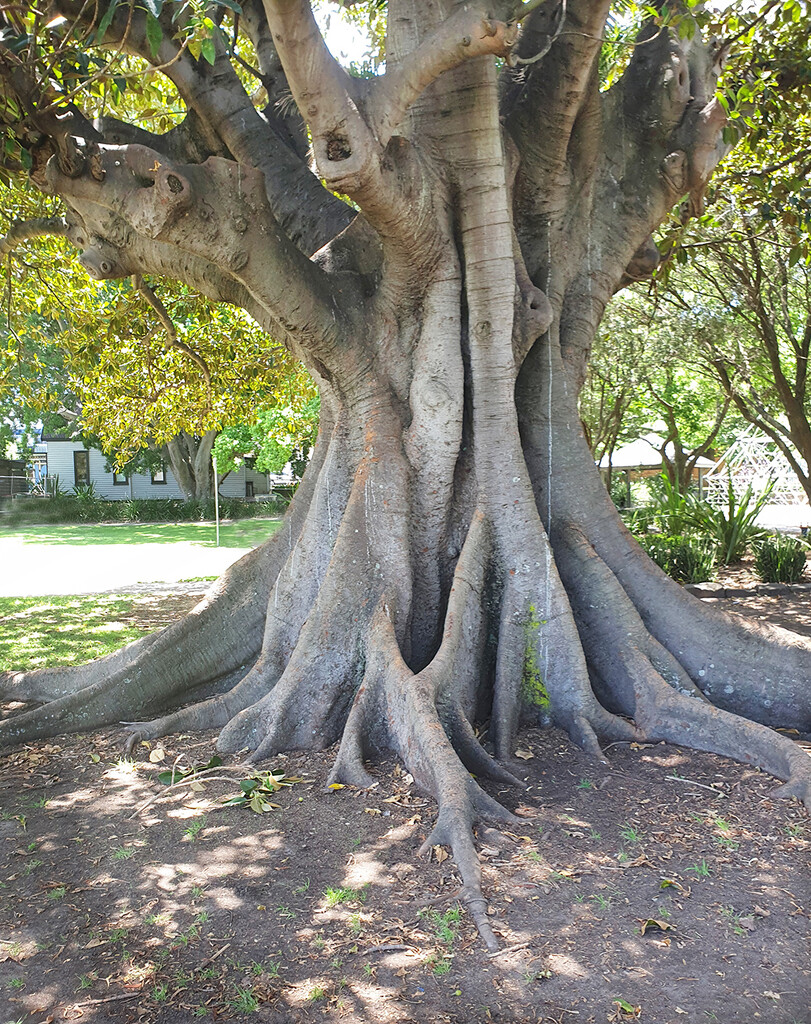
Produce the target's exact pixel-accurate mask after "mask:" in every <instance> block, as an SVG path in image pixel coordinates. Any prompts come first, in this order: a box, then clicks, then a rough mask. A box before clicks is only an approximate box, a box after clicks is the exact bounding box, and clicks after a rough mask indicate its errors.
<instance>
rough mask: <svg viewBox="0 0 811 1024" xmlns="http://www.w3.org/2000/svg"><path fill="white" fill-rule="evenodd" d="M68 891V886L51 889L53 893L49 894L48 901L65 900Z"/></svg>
mask: <svg viewBox="0 0 811 1024" xmlns="http://www.w3.org/2000/svg"><path fill="white" fill-rule="evenodd" d="M67 891H68V890H67V887H66V886H64V885H57V886H56V887H55V888H54V889H51V891H50V892H49V893H48V899H49V900H61V899H64V897H65V894H66V893H67Z"/></svg>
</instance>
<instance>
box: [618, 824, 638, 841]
mask: <svg viewBox="0 0 811 1024" xmlns="http://www.w3.org/2000/svg"><path fill="white" fill-rule="evenodd" d="M620 835H621V836H622V838H623V839H624V840H625V842H626V843H641V842H642V838H643V836H644V833H643V832H640V831H639V829H637V828H636V827H635V826H634V825H631V824H630V823H628V822H626V823H625V824H624V825H623V826H622V828H621V829H620Z"/></svg>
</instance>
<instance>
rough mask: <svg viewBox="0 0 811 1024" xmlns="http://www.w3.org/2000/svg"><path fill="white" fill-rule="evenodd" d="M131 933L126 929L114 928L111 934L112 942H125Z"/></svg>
mask: <svg viewBox="0 0 811 1024" xmlns="http://www.w3.org/2000/svg"><path fill="white" fill-rule="evenodd" d="M127 935H129V932H128V931H127V929H126V928H113V930H112V931H111V932H110V942H123V941H124V939H126V937H127Z"/></svg>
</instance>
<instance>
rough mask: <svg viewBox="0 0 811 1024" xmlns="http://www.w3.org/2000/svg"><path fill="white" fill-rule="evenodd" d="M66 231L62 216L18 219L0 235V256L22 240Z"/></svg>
mask: <svg viewBox="0 0 811 1024" xmlns="http://www.w3.org/2000/svg"><path fill="white" fill-rule="evenodd" d="M67 233H68V225H67V222H66V221H65V220H64V219H63V218H62V217H32V218H31V219H30V220H18V221H15V223H14V224H12V225H11V227H10V228H9V229H8V231H7V232H6V233H5V235H3V236H2V237H0V257H2V256H7V255H8V254H9V253H10V252H11V251H12V250H14V249H16V248H17V246H18V245H22V244H23V242H30V241H31V240H32V239H34V238H43V237H44V236H45V235H61V236H62V237H65V236H66V235H67Z"/></svg>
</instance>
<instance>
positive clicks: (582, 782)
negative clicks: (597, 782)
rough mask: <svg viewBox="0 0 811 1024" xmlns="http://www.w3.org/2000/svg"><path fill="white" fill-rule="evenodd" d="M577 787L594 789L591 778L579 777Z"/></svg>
mask: <svg viewBox="0 0 811 1024" xmlns="http://www.w3.org/2000/svg"><path fill="white" fill-rule="evenodd" d="M577 788H578V789H594V783H593V782H592V781H591V779H581V780H580V781H579V782H578V784H577Z"/></svg>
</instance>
